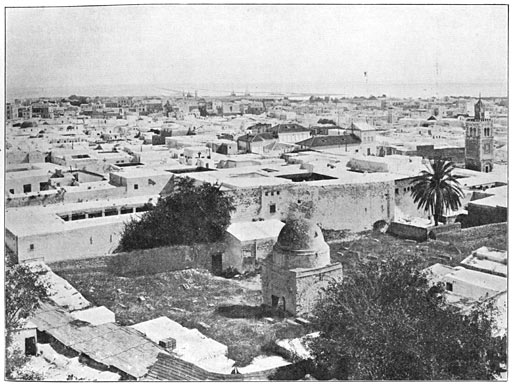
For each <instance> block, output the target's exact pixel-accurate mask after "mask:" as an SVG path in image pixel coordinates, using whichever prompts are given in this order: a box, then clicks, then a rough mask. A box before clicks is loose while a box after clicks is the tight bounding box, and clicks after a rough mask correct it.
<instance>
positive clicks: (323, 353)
mask: <svg viewBox="0 0 512 385" xmlns="http://www.w3.org/2000/svg"><path fill="white" fill-rule="evenodd" d="M418 263H419V261H417V260H416V259H415V258H411V259H407V260H403V259H401V258H398V257H390V258H389V259H388V260H387V262H385V261H380V262H377V261H372V262H367V263H363V265H362V267H361V269H360V270H359V271H357V272H355V273H354V274H353V275H352V276H349V277H346V278H345V279H344V281H343V283H341V282H331V283H330V285H329V286H328V287H327V288H326V290H325V292H324V295H323V299H322V300H321V301H320V302H319V304H318V306H317V307H316V310H315V325H316V326H317V327H318V329H319V330H320V337H319V338H318V339H315V340H313V341H312V342H311V345H310V346H311V348H312V350H313V356H314V361H315V363H316V365H317V369H318V372H319V373H324V376H325V379H327V378H336V379H338V380H490V379H493V378H494V377H493V376H494V375H495V374H497V373H499V372H500V363H501V362H506V341H505V339H502V338H498V337H493V335H492V327H491V320H490V318H489V316H488V314H489V312H488V311H486V309H476V310H474V311H472V312H471V313H469V314H466V315H463V314H461V313H460V312H459V311H458V309H455V308H453V307H451V306H449V305H447V303H446V302H445V300H444V296H443V295H442V292H443V290H444V289H443V286H442V285H441V284H437V285H434V286H432V287H430V286H429V284H428V281H427V279H426V278H425V276H424V275H423V274H421V273H419V272H418V271H417V270H416V266H418ZM316 376H318V374H317V375H316Z"/></svg>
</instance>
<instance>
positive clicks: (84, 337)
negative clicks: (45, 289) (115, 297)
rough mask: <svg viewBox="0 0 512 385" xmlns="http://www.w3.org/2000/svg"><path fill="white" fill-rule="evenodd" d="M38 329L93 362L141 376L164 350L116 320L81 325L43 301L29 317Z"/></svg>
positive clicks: (137, 376)
mask: <svg viewBox="0 0 512 385" xmlns="http://www.w3.org/2000/svg"><path fill="white" fill-rule="evenodd" d="M30 321H31V322H33V323H34V324H35V325H36V326H37V329H38V330H40V331H45V332H46V333H48V334H50V335H51V336H52V337H54V338H55V339H56V340H58V341H59V342H60V343H62V344H63V345H64V346H67V347H69V348H71V349H73V350H75V351H77V352H80V353H82V354H86V355H87V356H89V357H90V358H91V359H93V360H94V361H96V362H99V363H102V364H104V365H107V366H112V367H115V368H117V369H119V370H120V371H122V372H124V373H126V374H128V375H130V376H132V377H134V378H140V377H142V376H144V375H145V374H146V373H147V372H148V368H149V367H150V366H151V365H153V364H154V363H155V362H156V360H157V356H158V354H159V353H162V352H163V350H162V349H161V348H160V347H158V345H156V344H155V343H153V342H152V341H150V340H148V339H147V338H145V337H144V336H143V335H142V334H141V333H140V332H138V331H136V330H135V329H132V328H130V327H125V326H119V325H116V324H115V323H106V324H102V325H97V326H94V325H88V324H86V325H83V324H81V323H80V322H77V320H75V319H74V318H73V317H72V316H71V315H70V314H69V313H67V312H66V311H64V310H63V309H62V308H60V307H59V306H56V305H52V304H49V303H43V304H42V305H41V307H40V308H39V309H38V310H37V311H36V312H35V314H34V315H33V316H32V317H31V318H30Z"/></svg>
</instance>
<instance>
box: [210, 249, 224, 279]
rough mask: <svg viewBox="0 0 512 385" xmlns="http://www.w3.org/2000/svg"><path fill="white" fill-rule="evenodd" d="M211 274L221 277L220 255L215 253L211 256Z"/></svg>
mask: <svg viewBox="0 0 512 385" xmlns="http://www.w3.org/2000/svg"><path fill="white" fill-rule="evenodd" d="M212 274H213V275H221V274H222V253H217V254H213V255H212Z"/></svg>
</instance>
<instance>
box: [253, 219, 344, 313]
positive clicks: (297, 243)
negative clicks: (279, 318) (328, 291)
mask: <svg viewBox="0 0 512 385" xmlns="http://www.w3.org/2000/svg"><path fill="white" fill-rule="evenodd" d="M342 278H343V270H342V266H341V264H339V263H335V264H331V258H330V251H329V245H328V244H327V243H326V242H325V240H324V237H323V234H322V230H320V228H319V227H318V226H317V225H316V224H315V223H313V222H311V221H309V220H305V219H300V220H290V221H287V222H286V225H285V226H284V227H283V228H282V229H281V232H280V233H279V236H278V238H277V243H276V244H275V245H274V248H273V250H272V254H271V255H270V256H269V257H268V258H266V259H265V261H264V262H263V264H262V272H261V289H262V297H263V303H264V304H266V305H269V306H272V307H273V308H280V309H281V310H283V311H285V312H288V313H291V314H293V315H307V314H309V313H310V312H311V311H312V310H313V308H314V306H315V304H316V302H317V300H318V298H319V296H320V293H321V291H322V289H323V288H324V287H326V286H327V284H328V283H329V281H331V280H333V279H335V280H340V279H342Z"/></svg>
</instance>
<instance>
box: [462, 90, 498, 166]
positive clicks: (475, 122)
mask: <svg viewBox="0 0 512 385" xmlns="http://www.w3.org/2000/svg"><path fill="white" fill-rule="evenodd" d="M465 126H466V168H467V169H470V170H475V171H482V172H491V171H492V169H493V162H494V130H493V125H492V121H491V119H487V118H486V117H485V105H484V103H483V102H482V96H481V95H480V96H479V98H478V102H476V104H475V117H474V118H473V119H467V120H466V124H465Z"/></svg>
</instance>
